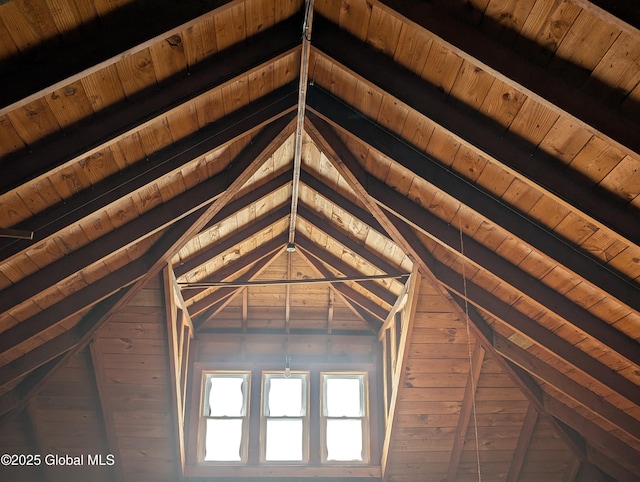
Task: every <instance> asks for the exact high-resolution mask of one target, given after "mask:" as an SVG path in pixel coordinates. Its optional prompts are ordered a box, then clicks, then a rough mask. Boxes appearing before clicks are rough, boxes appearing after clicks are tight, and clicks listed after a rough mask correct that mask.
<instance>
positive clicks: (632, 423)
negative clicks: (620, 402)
mask: <svg viewBox="0 0 640 482" xmlns="http://www.w3.org/2000/svg"><path fill="white" fill-rule="evenodd" d="M493 346H494V348H495V350H496V352H498V353H499V354H500V355H502V356H503V357H504V358H506V359H508V360H510V361H511V362H513V363H515V364H517V365H518V366H520V367H522V368H523V369H524V370H526V371H527V372H529V373H530V374H531V375H533V376H534V377H535V378H538V379H540V380H542V381H543V382H545V383H548V384H549V385H551V386H552V387H554V388H555V389H556V390H558V391H560V392H562V393H563V394H565V395H566V396H568V397H569V398H571V399H573V400H574V401H576V402H578V403H579V404H581V405H583V406H584V407H586V408H588V409H589V410H591V411H592V412H593V413H595V414H597V415H599V416H600V417H602V418H604V419H605V420H607V421H608V422H610V423H611V424H613V425H615V426H616V427H617V428H618V430H621V431H623V432H626V433H627V434H628V435H629V436H631V437H634V438H635V439H637V440H638V441H639V442H640V421H638V420H637V419H636V418H635V417H632V416H630V415H629V414H627V413H626V412H624V411H623V410H620V409H619V408H617V407H616V406H614V405H612V404H611V403H609V402H608V401H607V400H606V399H605V398H603V397H601V396H600V395H596V394H595V393H594V392H592V391H591V390H589V389H588V388H586V387H584V386H583V385H582V384H580V383H578V382H577V381H575V380H573V379H572V378H570V377H568V376H567V375H565V374H564V373H562V372H560V371H559V370H557V369H555V368H554V367H552V366H551V365H548V364H546V363H544V362H543V361H542V360H541V359H540V358H538V357H536V356H535V355H533V354H531V353H529V352H528V351H527V350H525V349H523V348H521V347H519V346H518V345H516V344H514V343H512V342H511V341H509V340H508V339H506V338H504V337H502V336H500V335H499V334H497V333H495V332H494V333H493Z"/></svg>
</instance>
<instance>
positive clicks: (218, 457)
mask: <svg viewBox="0 0 640 482" xmlns="http://www.w3.org/2000/svg"><path fill="white" fill-rule="evenodd" d="M204 385H205V389H204V417H205V418H206V425H205V433H206V435H205V443H204V460H205V461H213V462H215V461H217V462H241V461H243V460H246V453H247V447H246V436H245V432H246V426H247V423H246V420H245V419H246V418H247V415H248V410H247V394H248V392H249V387H248V385H249V373H214V374H207V375H206V376H205V384H204Z"/></svg>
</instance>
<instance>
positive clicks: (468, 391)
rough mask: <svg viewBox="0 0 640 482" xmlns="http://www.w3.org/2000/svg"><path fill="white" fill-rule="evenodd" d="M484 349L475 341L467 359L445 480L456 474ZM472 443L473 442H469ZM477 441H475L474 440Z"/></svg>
mask: <svg viewBox="0 0 640 482" xmlns="http://www.w3.org/2000/svg"><path fill="white" fill-rule="evenodd" d="M484 355H485V350H484V348H482V346H480V344H478V343H476V345H475V347H474V349H473V354H472V355H471V359H470V360H469V375H468V376H467V383H466V385H465V388H464V397H463V398H462V407H460V415H459V416H458V425H457V427H456V430H455V432H454V437H453V448H452V449H451V455H450V456H449V467H448V469H447V482H455V480H456V476H457V474H458V466H459V465H460V458H461V456H462V449H463V448H464V443H465V439H466V437H467V430H468V428H469V423H470V422H471V417H472V415H473V411H474V410H475V406H474V405H475V400H476V398H475V397H476V391H477V387H478V380H479V379H480V372H481V371H482V362H483V360H484ZM471 443H473V442H471ZM476 443H477V442H476Z"/></svg>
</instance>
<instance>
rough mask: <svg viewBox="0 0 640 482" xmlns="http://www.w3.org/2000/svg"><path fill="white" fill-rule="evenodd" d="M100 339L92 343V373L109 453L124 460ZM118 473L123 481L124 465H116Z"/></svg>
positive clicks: (117, 478)
mask: <svg viewBox="0 0 640 482" xmlns="http://www.w3.org/2000/svg"><path fill="white" fill-rule="evenodd" d="M99 343H100V338H96V339H94V340H93V341H92V343H90V345H89V350H90V354H91V362H90V363H91V371H92V372H93V375H94V379H95V383H96V389H97V392H98V397H97V398H98V404H99V405H100V411H101V415H102V416H101V418H102V421H103V424H104V431H105V435H106V438H107V443H108V444H109V453H111V454H113V455H114V457H115V460H122V455H121V453H120V443H119V442H118V434H117V432H116V424H115V420H114V416H113V406H112V404H111V397H110V395H109V392H108V388H107V383H108V382H107V377H106V374H105V367H104V364H103V360H102V350H101V349H100V347H99ZM114 465H115V466H116V467H115V471H116V480H117V481H123V480H124V474H123V468H122V464H118V463H116V464H114Z"/></svg>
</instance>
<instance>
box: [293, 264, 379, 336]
mask: <svg viewBox="0 0 640 482" xmlns="http://www.w3.org/2000/svg"><path fill="white" fill-rule="evenodd" d="M305 259H306V260H307V262H308V263H309V264H310V265H311V266H313V267H314V268H315V270H316V271H318V272H319V273H320V274H321V276H324V277H326V278H328V277H333V276H335V274H334V273H333V272H332V271H331V270H330V269H329V268H327V267H326V266H325V265H324V263H323V262H322V261H320V260H319V259H318V258H316V257H315V256H305ZM330 286H331V287H332V288H333V289H334V290H335V291H337V292H338V293H340V294H341V295H342V296H343V297H345V298H347V299H349V300H350V301H352V302H353V303H356V304H357V305H359V306H361V307H362V308H364V309H365V310H367V311H368V312H369V313H371V314H372V315H373V316H375V317H376V318H378V319H379V320H380V321H381V322H384V320H385V319H386V318H387V315H388V314H389V312H388V310H385V309H384V308H382V307H381V306H380V305H378V304H376V303H374V302H373V301H371V300H370V299H369V298H367V297H366V296H364V295H363V294H362V293H360V292H359V291H357V290H355V289H354V288H352V287H350V286H347V285H345V284H343V283H330ZM379 328H380V326H379V325H378V326H376V327H375V332H376V333H377V332H378V329H379Z"/></svg>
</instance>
